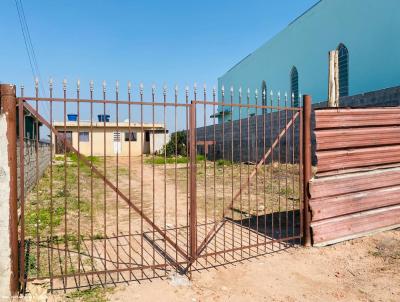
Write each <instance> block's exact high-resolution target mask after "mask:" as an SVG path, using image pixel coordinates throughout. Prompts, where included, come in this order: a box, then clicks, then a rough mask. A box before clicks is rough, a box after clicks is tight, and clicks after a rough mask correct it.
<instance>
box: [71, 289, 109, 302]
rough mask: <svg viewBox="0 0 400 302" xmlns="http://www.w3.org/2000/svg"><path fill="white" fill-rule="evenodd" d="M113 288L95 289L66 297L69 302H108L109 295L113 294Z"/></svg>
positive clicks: (76, 292) (73, 293)
mask: <svg viewBox="0 0 400 302" xmlns="http://www.w3.org/2000/svg"><path fill="white" fill-rule="evenodd" d="M113 290H114V289H113V288H101V287H94V288H91V289H86V290H79V291H74V292H72V293H69V294H67V295H66V297H67V299H68V300H69V301H85V302H106V301H108V299H107V293H111V292H112V291H113Z"/></svg>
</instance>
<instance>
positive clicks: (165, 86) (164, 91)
mask: <svg viewBox="0 0 400 302" xmlns="http://www.w3.org/2000/svg"><path fill="white" fill-rule="evenodd" d="M163 94H164V96H166V95H167V84H164V85H163Z"/></svg>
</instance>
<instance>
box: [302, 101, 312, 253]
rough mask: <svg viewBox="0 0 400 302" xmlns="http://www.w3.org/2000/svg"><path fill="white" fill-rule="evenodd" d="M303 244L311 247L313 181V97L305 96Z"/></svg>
mask: <svg viewBox="0 0 400 302" xmlns="http://www.w3.org/2000/svg"><path fill="white" fill-rule="evenodd" d="M303 123H304V124H303V210H304V213H303V219H304V223H303V227H304V229H303V236H304V238H303V239H304V240H303V244H304V245H305V246H311V230H310V222H311V213H310V207H309V196H308V183H309V181H310V179H311V173H312V170H311V165H312V162H311V96H309V95H304V96H303Z"/></svg>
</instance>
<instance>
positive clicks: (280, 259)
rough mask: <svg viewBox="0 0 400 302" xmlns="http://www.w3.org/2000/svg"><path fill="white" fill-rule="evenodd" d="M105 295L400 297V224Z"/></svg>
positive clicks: (304, 298)
mask: <svg viewBox="0 0 400 302" xmlns="http://www.w3.org/2000/svg"><path fill="white" fill-rule="evenodd" d="M108 299H109V300H110V301H139V300H140V301H230V302H233V301H400V230H394V231H388V232H384V233H379V234H375V235H373V236H370V237H364V238H359V239H355V240H351V241H347V242H343V243H339V244H336V245H333V246H329V247H324V248H300V247H299V248H293V249H289V250H287V251H285V252H280V253H278V254H272V255H267V256H262V257H257V258H254V259H251V260H249V261H245V262H243V263H238V264H235V265H229V266H226V267H225V268H222V267H220V268H218V269H212V270H209V271H203V272H201V273H195V274H194V275H193V280H192V281H191V282H190V284H188V285H181V286H179V285H174V282H172V280H154V281H153V282H148V283H144V284H131V285H128V286H121V287H117V288H116V289H115V290H114V291H113V293H112V294H110V295H109V296H108Z"/></svg>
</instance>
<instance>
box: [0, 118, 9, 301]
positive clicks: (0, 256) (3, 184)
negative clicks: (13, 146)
mask: <svg viewBox="0 0 400 302" xmlns="http://www.w3.org/2000/svg"><path fill="white" fill-rule="evenodd" d="M6 130H7V126H6V116H5V114H0V141H1V142H2V143H1V144H0V300H2V299H3V298H5V299H6V298H7V296H8V294H9V292H10V275H11V260H10V255H11V249H10V243H9V239H10V237H9V227H10V226H9V205H10V203H9V196H10V170H9V167H8V150H7V135H6Z"/></svg>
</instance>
